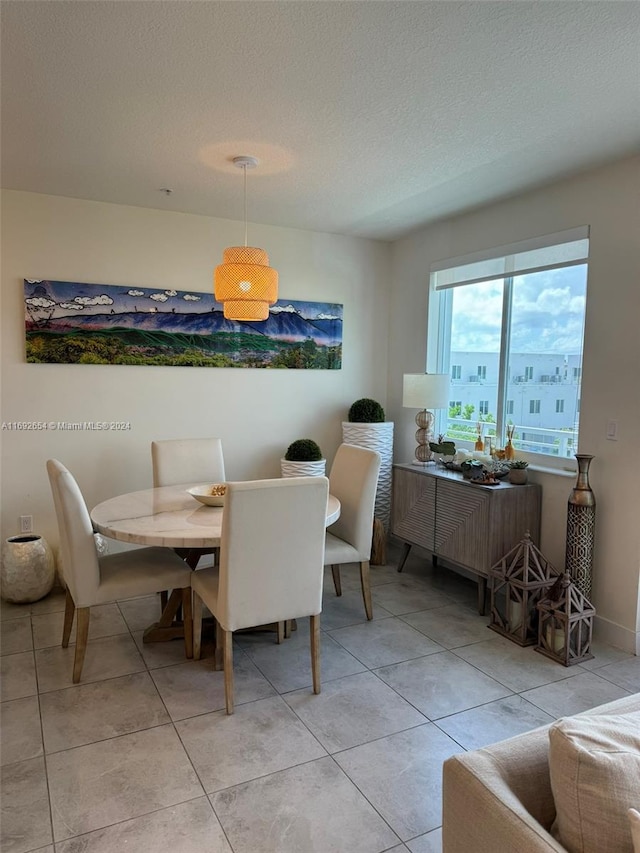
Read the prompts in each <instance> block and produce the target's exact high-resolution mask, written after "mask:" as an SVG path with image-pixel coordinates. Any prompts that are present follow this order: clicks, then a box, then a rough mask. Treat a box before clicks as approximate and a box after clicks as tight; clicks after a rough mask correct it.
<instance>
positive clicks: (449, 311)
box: [429, 227, 589, 458]
mask: <svg viewBox="0 0 640 853" xmlns="http://www.w3.org/2000/svg"><path fill="white" fill-rule="evenodd" d="M588 254H589V230H588V228H587V227H582V228H574V229H571V230H570V231H565V232H562V233H561V234H555V235H547V236H545V237H539V238H535V239H533V240H527V241H523V242H522V243H518V244H515V245H512V246H507V247H500V248H497V249H492V250H488V251H484V252H478V253H475V254H474V255H466V256H464V257H461V258H454V259H451V260H448V261H442V262H438V263H437V264H434V265H433V266H432V268H431V288H432V291H431V300H432V301H431V303H430V309H435V310H430V311H429V316H430V318H431V319H430V324H432V325H431V326H430V330H429V331H430V340H433V339H432V338H431V336H432V335H433V336H434V338H437V347H435V348H434V347H431V350H432V351H433V354H434V356H433V360H435V361H436V364H435V365H434V366H433V368H431V369H432V370H433V372H438V373H449V371H450V369H451V365H455V366H456V367H457V366H461V367H462V368H464V373H463V371H462V369H461V371H460V377H459V378H460V381H459V382H458V383H456V393H458V391H459V392H460V396H461V397H462V400H463V405H462V411H463V418H464V417H465V416H466V414H469V418H470V419H473V413H474V407H478V409H477V412H478V415H482V416H483V418H484V419H485V420H486V421H489V422H495V434H496V441H497V443H498V445H499V446H500V445H504V442H505V439H506V436H505V426H506V423H507V416H508V417H509V421H510V423H512V424H514V425H515V432H514V445H515V447H516V450H522V451H526V452H528V453H542V454H546V455H553V456H559V457H562V458H570V457H571V456H572V452H573V450H574V449H575V447H576V446H577V444H578V421H579V399H580V393H581V382H582V346H583V334H584V318H585V306H586V296H587V260H588ZM479 306H481V309H480V308H479ZM430 360H431V359H430ZM471 365H477V372H476V373H475V374H474V373H473V367H471V370H469V367H470V366H471ZM463 375H464V378H462V377H463ZM487 375H488V376H489V377H490V379H489V380H488V381H487V378H486V377H487ZM452 376H453V374H452ZM534 377H538V379H537V380H536V379H535V378H534ZM540 377H544V378H545V380H546V384H547V385H548V384H550V382H553V381H554V378H553V377H557V379H555V381H556V382H557V383H562V385H563V391H564V390H565V388H566V390H567V392H570V393H567V394H565V395H564V397H563V399H562V400H561V401H560V402H561V406H560V408H558V402H557V401H556V405H555V407H556V411H555V413H553V402H554V401H553V398H552V400H550V401H549V403H547V404H546V407H542V408H543V413H542V414H541V399H540V397H541V396H542V395H541V394H540V390H539V388H540V386H539V384H538V383H539V381H540ZM568 377H571V380H570V381H569V382H568V381H567V378H568ZM480 380H482V381H483V385H482V391H483V396H484V397H485V399H484V400H478V398H477V396H476V394H477V388H478V385H477V383H478V381H480ZM474 391H475V393H474ZM446 414H447V413H446V411H444V410H443V412H442V414H441V416H440V422H439V424H438V425H437V431H438V432H442V433H445V432H446V434H447V435H448V436H449V437H450V438H452V439H453V440H464V439H467V440H469V441H473V440H474V435H473V433H474V428H473V426H472V425H471V424H469V425H466V424H464V421H462V423H461V419H460V418H458V419H457V422H453V421H452V422H447V418H446ZM476 417H477V416H476ZM545 418H546V420H545ZM450 420H452V419H450Z"/></svg>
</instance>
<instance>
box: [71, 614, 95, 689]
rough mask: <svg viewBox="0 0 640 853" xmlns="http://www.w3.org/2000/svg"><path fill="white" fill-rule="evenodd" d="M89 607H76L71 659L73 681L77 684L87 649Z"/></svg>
mask: <svg viewBox="0 0 640 853" xmlns="http://www.w3.org/2000/svg"><path fill="white" fill-rule="evenodd" d="M90 613H91V608H90V607H78V618H77V620H76V654H75V657H74V659H73V683H74V684H77V683H78V682H79V681H80V676H81V675H82V665H83V664H84V654H85V652H86V651H87V639H88V637H89V614H90Z"/></svg>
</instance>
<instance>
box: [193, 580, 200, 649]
mask: <svg viewBox="0 0 640 853" xmlns="http://www.w3.org/2000/svg"><path fill="white" fill-rule="evenodd" d="M201 654H202V599H201V598H200V596H199V595H198V593H197V592H195V590H194V593H193V657H194V659H195V660H200V655H201Z"/></svg>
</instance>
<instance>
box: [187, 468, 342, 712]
mask: <svg viewBox="0 0 640 853" xmlns="http://www.w3.org/2000/svg"><path fill="white" fill-rule="evenodd" d="M328 496H329V481H328V480H327V478H326V477H291V478H286V479H277V480H254V481H249V482H244V483H228V484H227V492H226V496H225V507H224V517H223V520H222V537H221V545H220V568H219V570H218V569H217V568H213V569H202V570H201V571H198V572H194V574H193V577H192V580H191V584H192V587H193V592H194V603H193V616H194V622H193V634H194V656H195V658H196V659H198V658H199V657H200V652H201V636H200V635H201V629H202V603H203V602H204V603H205V604H206V605H207V607H208V608H209V610H210V611H211V613H212V614H213V616H214V617H215V620H216V661H215V667H216V668H218V666H219V664H220V652H221V653H222V655H221V656H222V659H223V668H224V689H225V699H226V708H227V714H232V713H233V699H234V697H233V631H238V630H240V629H241V628H253V627H256V626H259V625H267V624H271V623H277V624H278V625H282V624H284V623H285V622H287V621H288V620H292V619H296V618H301V617H303V616H309V618H310V623H311V670H312V676H313V692H314V693H319V692H320V612H321V610H322V576H323V572H324V565H323V563H324V534H325V522H326V515H327V499H328ZM281 636H282V632H281V630H279V632H278V638H279V639H280V638H281Z"/></svg>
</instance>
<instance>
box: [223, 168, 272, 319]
mask: <svg viewBox="0 0 640 853" xmlns="http://www.w3.org/2000/svg"><path fill="white" fill-rule="evenodd" d="M233 164H234V166H237V167H238V168H239V169H242V171H243V172H244V246H230V247H229V248H228V249H225V250H224V252H223V254H222V263H221V264H220V266H218V267H216V269H215V274H214V279H213V281H214V294H215V298H216V299H217V301H218V302H222V303H223V306H224V316H225V319H226V320H266V319H267V318H268V316H269V305H273V304H274V302H275V301H276V300H277V298H278V273H277V271H276V270H274V269H272V268H271V267H270V266H269V256H268V255H267V253H266V252H265V251H264V249H255V248H253V247H252V246H247V169H254V168H255V167H256V166H257V165H258V161H257V159H256V158H255V157H234V158H233Z"/></svg>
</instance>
